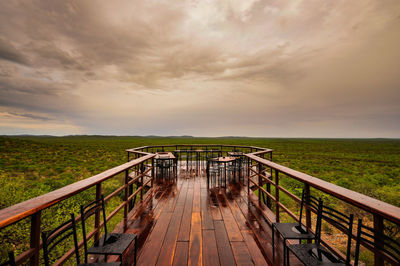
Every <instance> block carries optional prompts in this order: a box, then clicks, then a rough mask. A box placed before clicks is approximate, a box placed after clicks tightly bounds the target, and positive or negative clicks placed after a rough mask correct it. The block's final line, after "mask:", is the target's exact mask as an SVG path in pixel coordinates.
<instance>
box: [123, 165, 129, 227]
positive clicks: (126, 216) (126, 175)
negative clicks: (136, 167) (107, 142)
mask: <svg viewBox="0 0 400 266" xmlns="http://www.w3.org/2000/svg"><path fill="white" fill-rule="evenodd" d="M128 183H129V170H128V169H127V170H125V193H124V201H125V206H124V231H126V229H127V224H128V209H129V210H130V202H128V198H129V195H130V194H129V190H130V189H129V186H128Z"/></svg>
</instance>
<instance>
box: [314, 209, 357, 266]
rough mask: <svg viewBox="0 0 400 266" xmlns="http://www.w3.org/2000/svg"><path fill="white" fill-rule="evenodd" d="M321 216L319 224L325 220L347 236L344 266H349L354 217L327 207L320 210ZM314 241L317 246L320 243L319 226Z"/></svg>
mask: <svg viewBox="0 0 400 266" xmlns="http://www.w3.org/2000/svg"><path fill="white" fill-rule="evenodd" d="M321 216H322V219H321V223H322V220H325V221H327V222H329V223H330V224H332V225H333V226H335V227H336V228H338V229H339V230H340V231H342V232H343V233H345V234H346V235H347V250H346V265H350V258H351V256H350V255H351V237H352V232H353V221H354V215H353V214H350V215H347V214H344V213H342V212H340V211H338V210H335V209H333V208H331V207H329V206H326V205H324V206H323V208H322V214H321ZM316 241H317V244H320V242H321V225H320V228H319V233H318V237H317V238H316Z"/></svg>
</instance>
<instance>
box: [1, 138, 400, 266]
mask: <svg viewBox="0 0 400 266" xmlns="http://www.w3.org/2000/svg"><path fill="white" fill-rule="evenodd" d="M213 149H214V150H216V149H218V150H221V152H222V154H223V155H226V154H227V152H229V151H242V152H243V153H244V155H245V156H246V158H247V163H248V165H249V167H248V171H247V175H246V177H247V181H248V188H249V189H250V187H253V189H254V188H255V189H256V190H258V193H257V194H258V199H257V200H258V203H259V204H260V206H261V205H262V206H263V207H265V208H269V209H270V210H271V211H274V216H275V220H276V221H279V220H280V219H281V217H282V214H281V213H282V212H281V211H283V212H285V213H287V214H288V215H289V216H290V217H292V218H293V219H294V220H297V219H298V218H297V217H298V216H297V215H296V214H295V213H294V212H293V211H291V210H290V209H289V207H288V206H286V205H284V204H283V203H282V202H281V201H280V194H281V193H284V194H285V195H287V196H288V197H289V198H291V199H293V200H294V201H295V202H296V203H300V198H299V197H297V196H296V195H294V194H293V193H292V192H290V188H285V187H283V186H282V184H281V182H280V179H281V178H282V176H284V177H287V178H291V179H294V180H297V181H299V182H301V183H302V184H303V186H304V189H305V190H306V191H310V190H311V189H313V190H317V191H319V192H320V193H325V194H327V195H330V196H332V197H334V198H336V199H339V200H341V201H343V202H345V203H348V204H351V205H353V206H356V207H357V208H360V209H362V210H364V211H366V212H367V213H370V214H371V215H372V217H373V224H374V227H375V230H376V234H383V230H384V221H391V222H393V223H395V224H397V225H400V208H398V207H395V206H393V205H390V204H387V203H385V202H382V201H379V200H376V199H373V198H371V197H368V196H366V195H363V194H360V193H357V192H354V191H351V190H348V189H345V188H342V187H339V186H336V185H334V184H332V183H329V182H326V181H323V180H321V179H318V178H316V177H313V176H310V175H307V174H304V173H301V172H298V171H295V170H293V169H290V168H287V167H285V166H282V165H279V164H277V163H274V162H272V152H273V150H271V149H266V148H261V147H255V146H243V145H219V144H208V145H207V144H187V145H186V144H178V145H157V146H143V147H138V148H134V149H128V150H126V151H127V153H128V162H127V163H125V164H123V165H120V166H117V167H115V168H112V169H110V170H107V171H105V172H103V173H100V174H98V175H95V176H92V177H90V178H87V179H84V180H82V181H78V182H76V183H73V184H71V185H68V186H65V187H63V188H60V189H58V190H55V191H52V192H50V193H47V194H45V195H42V196H39V197H36V198H33V199H30V200H27V201H25V202H22V203H19V204H16V205H13V206H11V207H8V208H5V209H2V210H0V229H1V228H3V227H6V226H8V225H11V224H15V223H18V222H20V221H21V220H23V219H26V218H28V217H31V224H30V228H31V230H30V231H31V233H30V249H28V250H26V251H24V252H23V253H21V254H20V255H18V257H17V263H18V264H20V263H23V262H25V261H27V260H30V263H31V265H38V263H39V254H40V249H41V242H40V228H41V212H42V211H43V210H44V209H46V208H49V207H50V206H54V205H56V204H57V203H59V202H61V201H63V200H65V199H68V198H70V197H72V196H74V195H76V194H78V193H80V192H83V191H86V190H88V189H89V188H92V187H95V188H96V190H95V198H96V199H98V198H100V196H101V194H102V183H103V182H104V181H106V180H109V179H111V178H113V177H115V176H117V175H118V174H121V173H125V179H124V180H125V181H124V184H123V185H122V186H120V187H119V188H117V189H116V190H115V191H113V192H111V193H110V194H109V195H107V196H106V197H105V200H106V201H109V200H110V199H111V198H112V197H114V196H116V195H118V194H120V193H122V192H123V193H124V199H123V202H122V203H121V204H120V205H119V206H117V207H116V208H115V209H114V210H113V211H112V212H111V213H110V214H109V215H108V217H107V221H108V220H110V219H111V218H112V217H114V216H115V215H116V214H117V213H118V212H119V211H120V210H122V209H124V215H123V216H124V220H125V219H126V218H127V215H128V211H129V210H130V209H132V208H133V203H134V199H135V198H136V196H137V195H139V193H140V195H141V197H140V198H141V199H142V198H143V191H144V188H145V187H148V186H150V187H152V185H153V184H152V183H153V176H154V172H153V171H154V168H153V165H154V164H153V157H154V156H155V153H156V152H157V151H171V152H174V151H176V150H206V151H207V150H213ZM266 157H268V158H269V160H267V159H265V158H266ZM146 177H147V180H145V178H146ZM133 184H136V190H135V191H133ZM253 195H254V193H253ZM264 197H266V199H265V200H264ZM311 215H312V214H311V211H310V210H306V222H305V226H307V227H309V228H311V222H312V219H311V218H312V217H311ZM266 218H267V217H266ZM76 219H77V220H80V217H77V218H76ZM102 226H103V224H102V223H100V219H99V217H97V218H95V225H94V229H93V230H92V231H91V232H90V233H89V237H90V238H92V237H94V238H98V237H99V231H100V229H101V227H102ZM323 241H324V244H325V245H326V246H327V247H328V248H329V249H331V251H333V252H335V253H336V254H337V255H338V256H342V257H343V254H342V253H341V252H340V251H339V250H337V249H336V248H335V247H334V246H333V245H332V244H330V243H329V242H328V241H326V240H323ZM82 244H83V243H82V242H81V243H79V245H80V246H81V245H82ZM363 244H364V246H365V247H367V248H368V249H370V250H372V251H373V252H374V254H375V264H377V265H381V264H382V263H383V259H387V260H388V261H389V262H390V257H388V256H387V255H386V254H383V253H382V252H380V250H379V248H378V247H372V246H370V245H368V244H366V243H363ZM73 251H74V250H73V249H71V250H69V251H68V252H67V253H66V254H65V255H64V256H63V257H62V258H61V259H60V260H59V262H64V261H66V260H67V259H68V258H69V257H70V256H72V255H73Z"/></svg>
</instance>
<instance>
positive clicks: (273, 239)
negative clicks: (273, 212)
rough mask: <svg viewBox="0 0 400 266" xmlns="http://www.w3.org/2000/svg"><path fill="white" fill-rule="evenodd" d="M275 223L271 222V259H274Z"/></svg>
mask: <svg viewBox="0 0 400 266" xmlns="http://www.w3.org/2000/svg"><path fill="white" fill-rule="evenodd" d="M274 227H275V224H274V223H273V224H272V261H275V230H274V229H275V228H274Z"/></svg>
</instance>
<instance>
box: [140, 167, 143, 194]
mask: <svg viewBox="0 0 400 266" xmlns="http://www.w3.org/2000/svg"><path fill="white" fill-rule="evenodd" d="M140 174H141V175H142V176H141V177H140V186H141V187H142V189H141V190H140V201H142V200H143V190H144V187H143V184H144V182H143V180H144V176H143V174H144V163H141V164H140Z"/></svg>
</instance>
